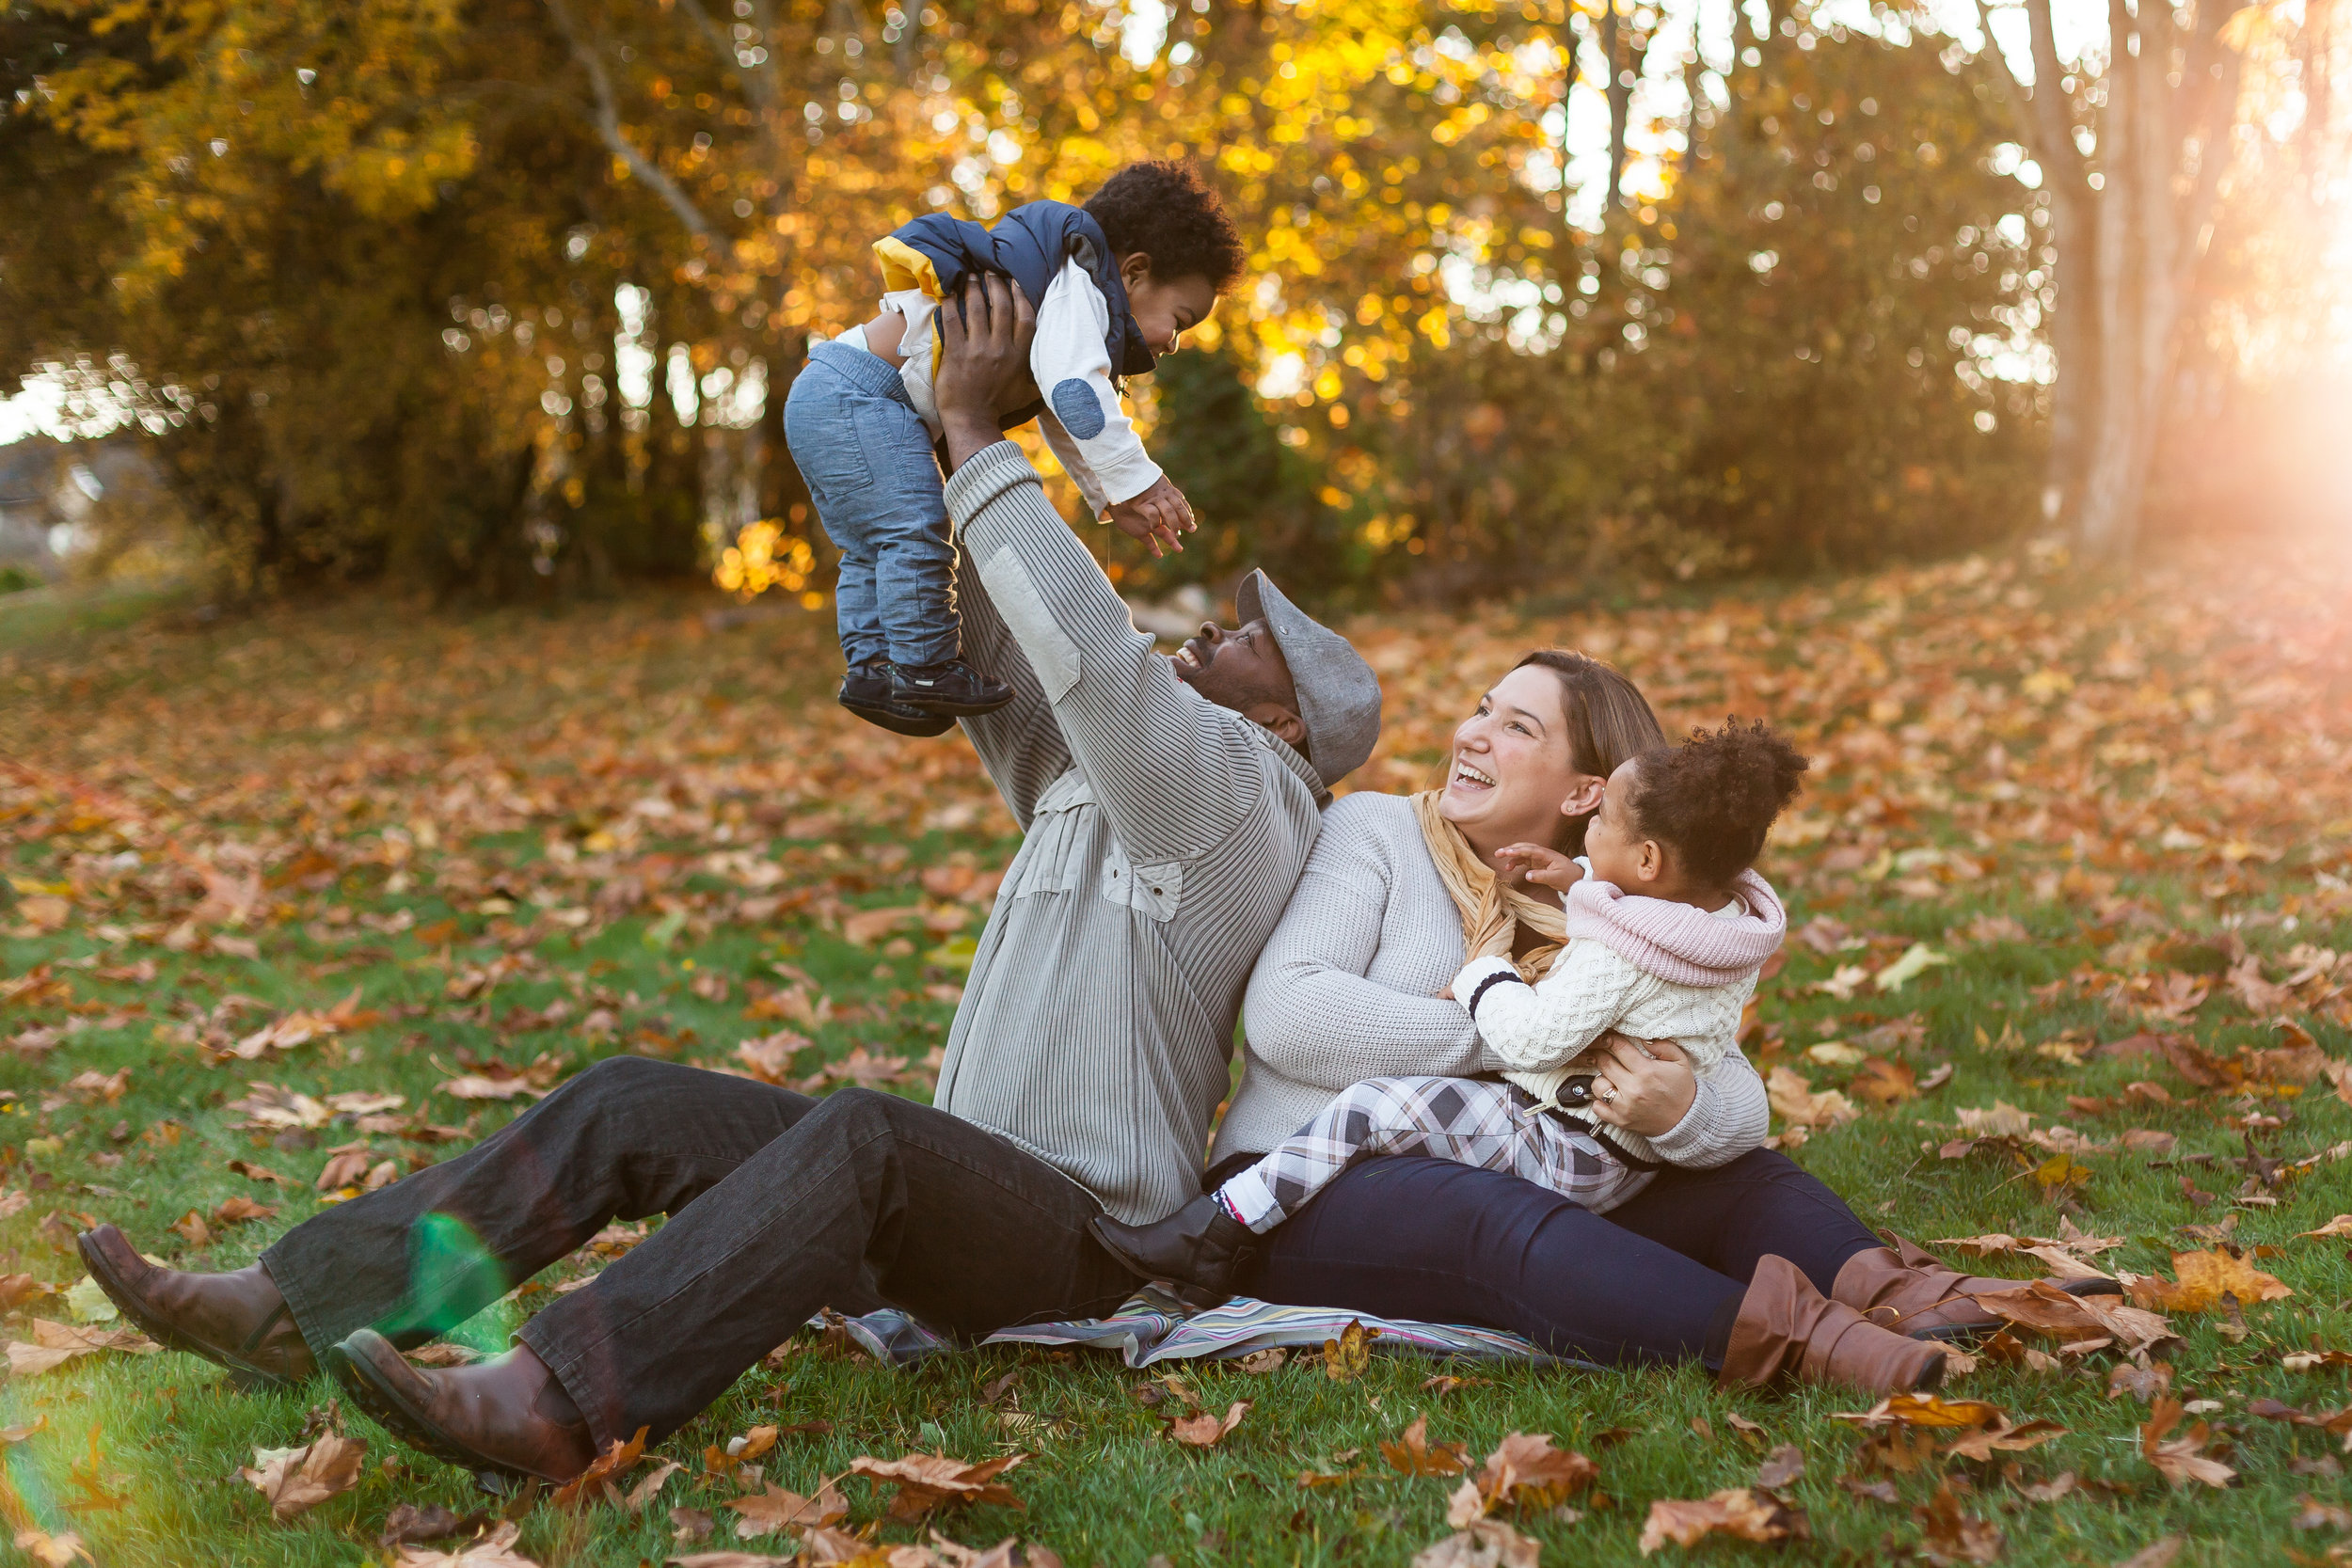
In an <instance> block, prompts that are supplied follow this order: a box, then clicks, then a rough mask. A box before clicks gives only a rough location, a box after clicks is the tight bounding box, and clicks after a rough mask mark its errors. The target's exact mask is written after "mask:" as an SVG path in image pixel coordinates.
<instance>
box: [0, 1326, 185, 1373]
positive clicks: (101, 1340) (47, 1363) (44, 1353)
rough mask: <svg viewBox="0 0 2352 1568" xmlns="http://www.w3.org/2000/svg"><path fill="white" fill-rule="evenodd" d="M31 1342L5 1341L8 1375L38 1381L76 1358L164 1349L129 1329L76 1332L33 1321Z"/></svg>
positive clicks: (79, 1330)
mask: <svg viewBox="0 0 2352 1568" xmlns="http://www.w3.org/2000/svg"><path fill="white" fill-rule="evenodd" d="M32 1328H33V1342H32V1343H31V1344H29V1345H28V1344H25V1343H24V1342H23V1341H21V1340H14V1339H11V1340H10V1341H8V1375H9V1376H11V1377H38V1376H40V1374H41V1373H42V1372H46V1371H51V1370H55V1369H56V1368H58V1367H62V1366H64V1365H65V1364H66V1363H67V1362H69V1361H71V1360H72V1359H74V1358H75V1357H76V1356H82V1355H91V1354H96V1353H97V1352H99V1351H106V1350H119V1351H121V1352H123V1353H125V1354H130V1355H153V1354H157V1353H158V1352H160V1351H161V1350H162V1349H163V1348H164V1347H163V1346H161V1345H159V1344H157V1343H155V1341H154V1340H152V1339H150V1338H147V1336H145V1335H144V1334H141V1333H139V1332H138V1331H137V1330H136V1329H132V1328H76V1327H74V1326H73V1325H72V1324H70V1323H52V1322H50V1321H49V1320H48V1319H47V1318H35V1319H34V1320H33V1323H32Z"/></svg>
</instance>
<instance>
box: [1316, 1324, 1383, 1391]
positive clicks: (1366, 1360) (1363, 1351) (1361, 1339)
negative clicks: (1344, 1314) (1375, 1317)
mask: <svg viewBox="0 0 2352 1568" xmlns="http://www.w3.org/2000/svg"><path fill="white" fill-rule="evenodd" d="M1379 1337H1380V1331H1379V1330H1378V1329H1373V1328H1366V1327H1365V1326H1364V1325H1363V1324H1362V1323H1357V1322H1352V1321H1351V1322H1350V1323H1348V1325H1347V1326H1346V1327H1345V1328H1343V1329H1342V1330H1340V1337H1339V1338H1336V1339H1326V1340H1324V1341H1323V1374H1324V1376H1326V1377H1327V1378H1329V1379H1330V1380H1331V1381H1332V1382H1334V1383H1346V1382H1349V1381H1351V1380H1353V1379H1355V1378H1359V1377H1361V1376H1363V1375H1364V1369H1365V1368H1367V1367H1369V1366H1371V1365H1372V1341H1373V1340H1375V1339H1376V1338H1379Z"/></svg>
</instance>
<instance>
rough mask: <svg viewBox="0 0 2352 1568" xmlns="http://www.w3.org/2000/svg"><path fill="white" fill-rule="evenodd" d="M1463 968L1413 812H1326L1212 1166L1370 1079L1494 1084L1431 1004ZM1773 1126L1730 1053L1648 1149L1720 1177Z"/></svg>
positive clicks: (1265, 1144) (1384, 808)
mask: <svg viewBox="0 0 2352 1568" xmlns="http://www.w3.org/2000/svg"><path fill="white" fill-rule="evenodd" d="M1461 967H1462V919H1461V916H1460V915H1459V914H1458V913H1457V912H1456V911H1455V910H1454V899H1453V897H1452V895H1449V894H1448V893H1447V892H1446V890H1445V883H1444V882H1442V881H1440V880H1439V879H1438V868H1437V865H1436V863H1433V862H1432V861H1431V860H1430V858H1429V847H1428V845H1427V843H1426V842H1425V841H1424V840H1423V839H1422V833H1421V825H1420V823H1419V821H1418V820H1417V819H1416V818H1415V817H1414V816H1413V804H1412V802H1411V801H1410V800H1406V798H1405V797H1403V796H1401V795H1375V794H1370V793H1361V794H1356V795H1350V796H1347V797H1345V798H1344V799H1343V800H1338V801H1335V802H1333V804H1332V806H1331V809H1330V810H1328V811H1327V812H1325V813H1324V814H1323V834H1322V836H1321V837H1320V838H1319V839H1317V840H1316V842H1315V848H1314V853H1313V854H1312V855H1311V856H1309V857H1308V860H1307V870H1306V874H1305V875H1304V876H1302V877H1301V878H1300V879H1299V880H1298V888H1297V891H1296V892H1295V893H1293V894H1292V895H1291V902H1290V908H1289V909H1287V910H1285V911H1283V913H1282V921H1281V924H1280V925H1279V926H1277V927H1275V928H1274V935H1273V937H1272V938H1271V939H1270V940H1269V941H1268V942H1266V946H1265V951H1264V952H1263V954H1261V955H1260V956H1259V958H1258V966H1257V968H1256V969H1255V970H1254V971H1253V972H1252V973H1251V974H1250V977H1249V992H1248V996H1247V998H1246V999H1245V1000H1244V1002H1243V1005H1242V1025H1243V1028H1244V1029H1245V1030H1246V1031H1247V1033H1248V1039H1247V1040H1245V1041H1244V1043H1243V1047H1242V1050H1243V1067H1242V1079H1241V1086H1240V1088H1239V1089H1237V1090H1236V1091H1235V1092H1234V1095H1233V1102H1232V1106H1231V1107H1230V1108H1228V1109H1227V1111H1226V1113H1225V1120H1224V1123H1223V1124H1222V1125H1221V1126H1220V1127H1218V1129H1217V1134H1216V1148H1215V1150H1214V1151H1212V1153H1211V1155H1210V1159H1211V1161H1212V1162H1215V1161H1217V1160H1222V1159H1224V1158H1225V1157H1226V1156H1228V1155H1231V1154H1241V1153H1252V1154H1255V1153H1263V1152H1265V1151H1266V1150H1268V1149H1271V1148H1274V1146H1275V1145H1277V1144H1279V1143H1280V1142H1281V1141H1282V1140H1283V1139H1285V1138H1287V1137H1289V1136H1290V1135H1291V1134H1292V1133H1294V1132H1297V1131H1298V1130H1299V1128H1301V1127H1302V1126H1304V1125H1305V1124H1306V1123H1307V1121H1308V1120H1309V1119H1310V1118H1311V1117H1313V1116H1314V1115H1315V1113H1316V1112H1318V1111H1320V1110H1322V1109H1323V1107H1324V1104H1325V1102H1326V1101H1329V1100H1330V1098H1331V1097H1332V1096H1333V1095H1335V1094H1337V1093H1339V1091H1340V1090H1342V1089H1343V1088H1345V1087H1347V1086H1348V1085H1350V1084H1354V1083H1358V1082H1360V1081H1361V1080H1363V1079H1366V1078H1393V1077H1410V1076H1414V1075H1417V1074H1423V1073H1426V1074H1430V1075H1433V1076H1438V1077H1452V1078H1464V1077H1469V1076H1471V1075H1473V1074H1475V1073H1480V1072H1492V1071H1500V1070H1502V1069H1503V1068H1504V1067H1505V1066H1507V1065H1508V1064H1506V1063H1504V1062H1502V1060H1500V1059H1499V1058H1496V1057H1494V1056H1492V1055H1491V1054H1490V1053H1487V1052H1486V1049H1485V1048H1484V1047H1483V1046H1482V1045H1481V1044H1480V1042H1479V1038H1478V1030H1477V1028H1476V1026H1475V1025H1473V1024H1472V1023H1471V1022H1470V1015H1469V1014H1468V1013H1466V1012H1464V1011H1463V1010H1462V1008H1461V1006H1460V1005H1459V1004H1458V1003H1454V1002H1440V1001H1438V1000H1437V993H1438V991H1440V990H1444V989H1445V986H1446V983H1447V982H1448V981H1450V980H1452V979H1453V978H1454V974H1455V972H1456V971H1458V970H1459V969H1460V968H1461ZM1771 1114H1772V1113H1771V1109H1770V1107H1769V1105H1768V1104H1767V1102H1766V1099H1765V1094H1764V1084H1763V1081H1762V1080H1761V1079H1759V1078H1757V1077H1756V1069H1755V1067H1754V1066H1753V1065H1751V1064H1750V1063H1749V1062H1748V1060H1747V1058H1746V1057H1745V1056H1743V1055H1741V1054H1740V1053H1739V1052H1737V1051H1734V1052H1733V1053H1731V1054H1730V1055H1729V1056H1727V1057H1726V1058H1724V1062H1723V1063H1722V1065H1721V1066H1720V1068H1719V1069H1718V1070H1717V1072H1716V1073H1715V1074H1714V1075H1712V1076H1709V1077H1704V1078H1701V1079H1700V1080H1699V1082H1698V1097H1697V1098H1696V1099H1695V1100H1693V1101H1692V1102H1691V1109H1690V1110H1689V1111H1688V1112H1687V1113H1685V1114H1684V1116H1683V1118H1682V1119H1681V1120H1680V1121H1679V1122H1677V1123H1676V1124H1675V1126H1674V1127H1673V1128H1671V1129H1669V1130H1668V1131H1666V1132H1661V1133H1660V1134H1659V1135H1658V1136H1657V1137H1655V1138H1651V1139H1648V1140H1647V1142H1646V1148H1647V1149H1648V1150H1649V1151H1650V1154H1651V1155H1652V1157H1654V1158H1657V1159H1661V1160H1664V1161H1666V1162H1667V1163H1668V1164H1678V1165H1709V1164H1722V1163H1723V1162H1724V1161H1725V1160H1729V1159H1733V1158H1736V1157H1738V1156H1739V1155H1740V1154H1743V1153H1745V1152H1746V1151H1747V1150H1748V1149H1751V1148H1755V1147H1756V1145H1757V1144H1758V1143H1760V1142H1761V1141H1762V1140H1763V1137H1764V1133H1765V1130H1766V1127H1767V1124H1768V1123H1769V1121H1770V1118H1771ZM1626 1141H1627V1146H1628V1147H1629V1148H1636V1145H1637V1144H1639V1143H1641V1140H1638V1139H1633V1138H1630V1137H1628V1138H1627V1140H1626ZM1641 1151H1642V1150H1641V1149H1640V1148H1636V1152H1637V1153H1638V1152H1641Z"/></svg>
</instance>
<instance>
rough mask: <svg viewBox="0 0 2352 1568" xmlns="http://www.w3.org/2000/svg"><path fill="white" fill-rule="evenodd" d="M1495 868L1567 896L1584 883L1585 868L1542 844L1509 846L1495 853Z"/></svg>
mask: <svg viewBox="0 0 2352 1568" xmlns="http://www.w3.org/2000/svg"><path fill="white" fill-rule="evenodd" d="M1495 869H1496V870H1498V871H1500V872H1502V874H1503V875H1504V876H1505V877H1518V878H1521V879H1525V880H1527V881H1531V882H1534V883H1535V884H1537V885H1538V886H1540V887H1548V888H1550V889H1552V890H1553V891H1555V892H1558V893H1565V892H1567V891H1568V889H1570V888H1572V887H1574V886H1575V885H1576V884H1577V883H1578V882H1580V881H1581V880H1582V879H1583V877H1584V868H1583V867H1582V866H1581V865H1579V864H1577V863H1576V862H1574V861H1572V860H1570V859H1569V858H1568V857H1567V856H1565V855H1564V854H1562V853H1561V852H1560V851H1559V850H1557V849H1547V848H1545V847H1543V846H1542V845H1540V844H1509V845H1505V846H1503V847H1502V848H1500V849H1498V850H1496V851H1495Z"/></svg>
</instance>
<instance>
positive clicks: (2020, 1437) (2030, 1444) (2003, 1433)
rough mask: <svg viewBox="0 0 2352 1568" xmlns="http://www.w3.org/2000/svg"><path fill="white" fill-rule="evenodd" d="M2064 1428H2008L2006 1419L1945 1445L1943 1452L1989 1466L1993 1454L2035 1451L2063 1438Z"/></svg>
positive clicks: (2044, 1424) (2033, 1424) (2042, 1424)
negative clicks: (2043, 1445) (2045, 1444)
mask: <svg viewBox="0 0 2352 1568" xmlns="http://www.w3.org/2000/svg"><path fill="white" fill-rule="evenodd" d="M2065 1434H2066V1429H2065V1428H2064V1427H2062V1426H2060V1425H2058V1422H2056V1421H2027V1422H2026V1424H2025V1425H2023V1426H2010V1424H2009V1421H2008V1419H2007V1418H2003V1419H2002V1420H2001V1421H2000V1422H1999V1423H1998V1424H1997V1425H1994V1426H1989V1427H1985V1428H1983V1429H1982V1430H1980V1431H1977V1432H1972V1433H1968V1434H1967V1435H1966V1436H1964V1437H1962V1438H1960V1439H1958V1440H1956V1441H1954V1442H1951V1443H1947V1444H1946V1445H1945V1448H1944V1451H1945V1452H1946V1453H1956V1454H1958V1455H1960V1456H1961V1457H1962V1458H1963V1459H1973V1460H1976V1461H1978V1462H1979V1463H1980V1464H1989V1463H1991V1461H1992V1459H1993V1456H1994V1453H1996V1452H1998V1453H2023V1452H2024V1451H2025V1450H2026V1449H2032V1448H2038V1447H2040V1446H2041V1445H2042V1444H2043V1443H2046V1442H2048V1441H2049V1440H2050V1439H2051V1438H2053V1437H2062V1436H2064V1435H2065Z"/></svg>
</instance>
